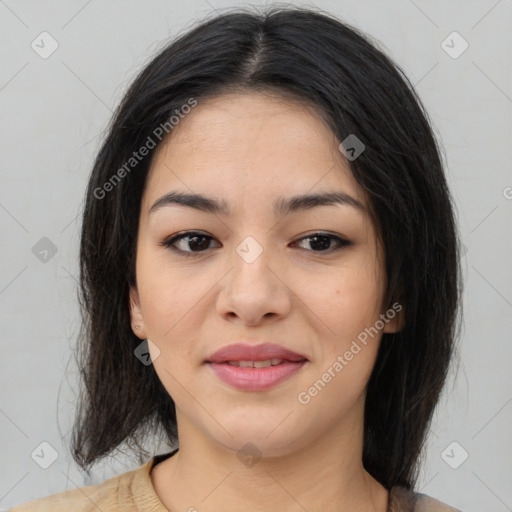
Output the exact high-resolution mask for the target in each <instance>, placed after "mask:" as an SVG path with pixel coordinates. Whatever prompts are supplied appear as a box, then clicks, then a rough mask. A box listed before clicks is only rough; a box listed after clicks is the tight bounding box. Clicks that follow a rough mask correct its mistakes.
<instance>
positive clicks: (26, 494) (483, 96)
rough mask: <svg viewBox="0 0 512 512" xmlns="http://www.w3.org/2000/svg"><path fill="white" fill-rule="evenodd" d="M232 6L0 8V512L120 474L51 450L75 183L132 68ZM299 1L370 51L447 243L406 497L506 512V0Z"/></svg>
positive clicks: (74, 243)
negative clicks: (449, 292)
mask: <svg viewBox="0 0 512 512" xmlns="http://www.w3.org/2000/svg"><path fill="white" fill-rule="evenodd" d="M294 4H298V3H294ZM247 5H249V4H247V3H243V2H240V3H237V4H235V3H230V2H224V1H222V0H193V1H192V0H191V1H188V2H186V3H185V2H177V1H164V0H151V1H138V2H137V1H127V0H110V1H108V2H105V1H103V2H101V1H99V0H89V1H85V0H73V1H69V0H68V1H64V0H61V1H55V0H53V1H45V2H39V1H36V0H33V1H28V0H18V1H15V0H0V41H1V44H0V52H1V60H0V62H1V64H0V88H1V93H0V113H1V115H0V162H1V184H0V228H1V240H2V242H1V265H0V325H1V328H2V337H1V357H0V376H1V386H0V433H1V435H0V446H1V456H0V509H1V510H7V509H8V508H9V507H10V506H13V505H15V504H18V503H21V502H25V501H28V500H31V499H35V498H38V497H42V496H45V495H48V494H53V493H55V492H59V491H63V490H66V489H72V488H74V487H75V486H81V485H85V484H95V483H99V482H101V481H103V480H104V479H105V478H107V477H110V476H113V475H116V474H119V473H120V472H124V471H128V470H130V469H134V468H135V467H137V466H138V463H137V461H136V460H135V459H134V458H133V457H128V456H124V455H123V454H119V455H118V456H117V457H116V458H115V459H108V460H106V461H105V462H104V463H103V464H99V465H98V466H96V468H95V471H94V474H93V478H92V479H90V480H87V479H85V478H84V476H83V475H82V473H80V472H79V471H78V469H77V468H76V466H75V465H74V463H73V462H72V460H71V457H70V455H69V450H68V441H69V438H70V436H69V430H70V428H71V425H72V420H73V414H74V407H75V405H76V399H75V393H76V386H77V375H76V367H75V364H74V360H73V351H72V349H73V346H74V343H75V341H76V335H77V332H78V326H79V315H78V304H77V298H76V286H77V276H78V242H79V228H80V222H81V219H80V215H79V212H80V209H81V206H82V201H83V195H84V191H85V186H86V183H87V179H88V175H89V172H90V170H91V164H92V161H93V158H94V156H95V153H96V151H97V150H98V148H99V144H100V141H101V136H102V133H103V130H104V129H105V127H106V124H107V123H108V121H109V119H110V116H111V114H112V110H113V109H114V108H115V106H116V105H117V104H118V102H119V100H120V98H121V96H122V94H123V92H124V91H125V90H126V88H127V86H128V85H129V83H130V82H131V80H132V79H133V78H134V76H135V75H136V73H137V72H138V71H139V70H140V69H141V67H142V66H143V65H144V64H145V63H146V62H147V61H148V60H149V59H150V58H151V56H152V55H154V53H155V52H156V51H158V49H159V48H161V47H162V46H163V45H164V44H165V43H166V42H167V41H168V40H170V39H172V38H174V37H175V36H176V35H177V34H179V33H181V32H183V31H184V30H186V29H187V28H189V27H190V26H192V25H193V24H194V23H195V22H196V21H198V20H200V19H202V18H203V17H204V16H206V15H208V14H210V13H212V12H213V11H218V12H225V11H226V9H228V8H231V7H236V6H247ZM251 5H263V4H262V3H258V2H254V3H252V4H251ZM267 5H268V2H267ZM301 5H314V6H316V7H319V8H321V9H323V10H325V11H328V12H330V13H333V14H335V15H337V16H338V17H340V18H341V19H344V20H345V21H347V22H349V23H350V24H352V25H354V26H356V27H358V28H361V29H362V30H364V31H365V32H366V33H368V34H369V35H371V36H372V37H373V38H375V39H376V40H377V41H379V42H380V45H381V48H382V49H384V50H385V51H386V53H388V55H390V56H391V57H392V58H393V59H394V60H395V61H396V62H397V63H398V64H399V65H400V66H401V67H402V68H403V69H404V70H405V72H406V73H407V74H408V76H409V77H410V79H411V81H412V83H413V84H415V86H416V89H417V90H418V92H419V94H420V97H421V98H422V100H423V102H424V104H425V106H426V108H427V110H428V112H429V114H430V116H431V118H432V121H433V123H434V126H435V130H436V134H437V136H438V137H439V138H440V139H441V140H442V145H443V147H444V150H445V153H446V163H447V173H448V180H449V183H450V186H451V188H452V191H453V194H454V197H455V201H456V207H457V215H458V221H459V228H460V232H461V236H462V239H463V241H464V256H463V261H462V264H463V270H464V280H465V290H464V329H463V335H462V339H461V342H460V364H459V365H458V368H457V367H456V366H455V365H454V367H453V371H452V373H451V376H450V380H449V381H448V382H447V385H446V388H445V392H444V394H443V397H442V400H441V402H440V403H439V406H438V409H437V410H436V415H435V418H434V422H433V425H432V429H431V432H430V435H429V440H428V445H427V450H426V453H427V456H426V460H425V464H424V465H423V469H422V475H421V480H420V486H419V487H420V490H421V492H423V493H425V494H429V495H431V496H434V497H436V498H438V499H440V500H442V501H445V502H447V503H449V504H451V505H453V506H455V507H458V508H460V509H461V510H463V511H464V512H477V511H478V512H482V511H496V512H497V511H502V512H505V511H507V510H512V486H511V485H510V484H511V483H512V435H511V432H512V428H511V427H512V372H511V371H510V367H511V362H512V343H511V341H512V337H511V334H510V333H511V330H512V265H511V262H512V240H511V238H512V237H511V235H512V171H511V169H512V166H511V156H512V155H511V123H512V87H511V82H512V76H511V67H512V66H511V64H512V58H511V57H512V55H511V53H512V52H511V48H512V45H511V39H512V36H511V34H512V30H511V28H512V23H511V21H512V2H511V1H510V0H498V1H497V0H478V1H467V0H457V1H446V0H435V1H429V2H427V1H420V0H414V1H413V0H403V1H401V0H393V1H385V2H384V1H382V0H381V1H378V0H372V1H368V0H363V1H361V0H336V1H335V0H332V1H317V2H316V3H314V4H301ZM43 32H46V34H42V35H41V33H43ZM454 32H456V34H454ZM42 39H43V43H41V40H42ZM57 45H58V46H57ZM52 50H54V51H53V53H51V54H50V55H48V53H50V52H51V51H52ZM41 443H44V444H41ZM46 443H48V444H46ZM53 450H54V451H55V452H53ZM165 450H166V447H165V446H159V445H158V442H156V444H155V452H158V453H163V451H165ZM43 453H44V457H42V455H41V456H40V459H41V460H38V457H37V455H38V454H43ZM43 459H44V460H43ZM53 459H55V460H53ZM50 462H52V463H51V464H50V465H49V467H48V468H47V469H44V468H43V467H41V465H45V464H47V463H50Z"/></svg>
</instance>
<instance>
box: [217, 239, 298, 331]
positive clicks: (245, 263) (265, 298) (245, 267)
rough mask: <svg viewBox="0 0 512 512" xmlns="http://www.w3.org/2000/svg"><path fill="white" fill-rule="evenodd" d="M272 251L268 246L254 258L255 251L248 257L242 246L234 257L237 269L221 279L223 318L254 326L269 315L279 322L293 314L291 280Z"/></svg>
mask: <svg viewBox="0 0 512 512" xmlns="http://www.w3.org/2000/svg"><path fill="white" fill-rule="evenodd" d="M241 246H242V244H241ZM242 247H243V246H242ZM252 249H253V250H254V248H252ZM269 253H270V249H268V250H267V249H265V250H263V251H262V252H261V254H259V255H258V256H257V257H256V258H255V259H254V253H253V255H252V257H247V256H246V254H245V253H244V252H243V250H242V249H241V247H240V246H239V248H238V251H236V252H235V254H234V255H233V257H232V267H233V268H232V269H231V271H230V272H229V273H228V275H227V276H226V277H225V279H223V280H222V281H221V282H222V283H223V288H222V289H221V291H220V293H219V295H218V298H217V311H218V313H219V314H220V315H221V316H222V317H224V318H225V319H227V320H231V321H233V320H235V319H236V320H238V321H239V322H241V323H243V324H245V325H252V326H254V325H258V324H260V323H261V322H263V321H264V320H263V319H265V318H267V319H269V318H272V319H273V321H278V320H279V319H281V318H284V317H285V316H287V315H288V314H289V312H290V309H291V304H292V300H291V296H292V291H291V289H290V283H289V282H288V279H287V276H285V275H284V273H283V271H282V270H281V269H280V266H279V265H278V262H277V261H275V259H274V261H273V260H272V258H271V257H270V254H269ZM274 266H275V268H273V267H274ZM267 321H268V320H267Z"/></svg>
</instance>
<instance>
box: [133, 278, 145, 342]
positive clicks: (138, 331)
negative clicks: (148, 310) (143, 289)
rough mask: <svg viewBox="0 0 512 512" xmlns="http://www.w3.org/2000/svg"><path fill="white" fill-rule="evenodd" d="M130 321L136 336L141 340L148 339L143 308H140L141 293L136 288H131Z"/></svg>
mask: <svg viewBox="0 0 512 512" xmlns="http://www.w3.org/2000/svg"><path fill="white" fill-rule="evenodd" d="M130 319H131V323H132V330H133V332H134V333H135V335H136V336H137V337H139V338H140V339H141V340H143V339H146V338H147V333H146V326H145V324H144V317H143V315H142V308H141V307H140V299H139V292H138V291H137V289H136V288H134V287H131V288H130Z"/></svg>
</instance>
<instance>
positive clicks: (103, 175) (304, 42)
mask: <svg viewBox="0 0 512 512" xmlns="http://www.w3.org/2000/svg"><path fill="white" fill-rule="evenodd" d="M239 91H243V92H251V91H271V92H274V93H278V94H280V95H282V96H283V97H289V98H295V99H299V100H300V101H302V102H304V103H305V104H306V103H307V104H308V105H313V106H314V107H315V109H316V111H317V112H318V114H319V115H320V116H321V117H322V118H323V119H324V120H325V121H326V122H327V123H328V126H329V127H330V129H331V130H332V132H333V133H334V134H335V135H336V137H337V138H338V139H339V141H343V140H344V139H345V138H346V137H347V136H348V135H351V134H353V135H355V136H356V137H357V138H358V139H359V140H360V141H362V142H363V143H364V145H365V150H364V151H363V152H362V153H361V154H360V155H359V157H358V158H357V159H355V160H350V159H348V160H347V163H348V165H349V167H350V169H351V172H352V173H353V175H354V177H355V179H356V180H357V182H358V183H359V185H360V186H361V187H362V188H363V190H364V193H365V194H366V195H367V197H368V199H369V201H370V207H371V213H372V222H373V224H374V226H375V229H376V231H377V236H378V238H379V240H380V242H381V243H382V246H383V248H384V253H385V269H386V275H387V285H386V292H385V293H386V301H387V303H388V305H391V304H392V303H393V302H394V301H396V300H398V301H399V302H400V304H402V305H403V306H404V311H405V320H406V321H405V326H404V328H403V329H402V330H401V331H399V332H397V333H394V334H387V333H385V334H383V337H382V339H381V344H380V347H379V351H378V354H377V359H376V362H375V365H374V368H373V371H372V373H371V376H370V379H369V381H368V386H367V390H366V391H367V395H366V403H365V411H364V443H363V465H364V467H365V469H366V470H367V471H368V472H369V473H370V474H371V475H372V476H373V477H374V478H375V479H377V480H378V481H379V482H380V483H381V484H382V485H383V486H385V487H386V488H387V489H388V490H389V489H391V487H393V486H395V485H401V486H404V487H406V488H409V489H411V488H413V487H414V485H415V484H416V482H417V478H418V474H419V472H418V470H419V465H420V461H421V458H422V450H423V449H424V444H425V440H426V437H427V434H428V431H429V428H430V423H431V420H432V416H433V412H434V408H435V406H436V404H437V402H438V399H439V397H440V393H441V391H442V388H443V386H444V383H445V381H446V379H447V376H448V371H449V366H450V361H451V360H452V359H453V356H454V354H455V352H456V341H457V339H458V334H459V329H460V320H461V300H460V299H461V291H462V279H461V270H460V262H459V257H460V241H459V238H458V233H457V229H456V221H455V209H454V203H453V199H452V197H451V195H450V191H449V188H448V185H447V181H446V176H445V173H444V164H443V163H442V159H441V151H440V147H441V146H440V144H439V142H438V141H437V140H436V137H435V136H434V131H433V127H432V123H431V121H430V120H429V117H428V114H427V112H426V110H425V108H424V106H423V104H422V103H421V101H420V98H419V97H418V95H417V93H416V91H415V90H414V87H413V85H412V84H411V83H410V81H409V80H408V78H407V76H406V75H405V73H404V72H403V71H402V69H401V68H400V67H399V66H398V65H397V64H395V63H394V62H393V61H392V60H391V59H390V58H389V57H388V56H386V54H385V52H384V50H382V49H380V48H379V43H378V42H377V41H374V40H371V39H370V37H369V36H368V35H366V34H364V33H362V32H361V31H359V30H358V29H357V28H355V27H353V26H350V25H348V24H347V23H344V22H342V21H340V20H339V19H337V18H335V17H334V16H332V15H330V14H328V13H325V12H322V11H320V10H313V9H310V8H308V9H305V8H297V7H295V8H289V7H287V8H281V7H275V6H274V7H272V8H270V9H267V10H265V11H262V12H258V11H257V10H255V9H252V10H251V9H249V8H244V9H237V10H236V11H229V12H226V13H224V14H221V15H217V16H214V17H213V16H212V17H211V18H208V19H206V20H202V21H201V22H200V23H198V24H197V25H196V26H194V27H192V28H191V29H189V30H187V31H186V32H184V33H182V34H181V35H180V36H179V37H177V38H176V39H174V40H173V41H172V42H170V43H169V44H168V45H167V46H166V47H165V48H163V50H161V51H160V52H159V53H158V55H156V56H155V57H154V58H153V59H152V60H151V61H150V62H149V63H148V64H147V65H146V66H145V67H144V69H143V70H142V71H141V72H140V74H139V75H138V76H137V77H136V79H135V80H134V81H133V83H132V84H131V86H130V87H129V89H128V91H127V92H126V94H125V96H124V98H123V99H122V101H121V103H120V105H119V106H118V108H117V110H116V112H115V114H114V116H113V118H112V120H111V123H110V125H109V126H108V128H107V133H106V136H105V138H104V141H103V143H102V146H101V149H100V150H99V152H98V155H97V157H96V159H95V162H94V167H93V169H92V172H91V175H90V178H89V182H88V186H87V190H86V194H85V199H84V207H83V219H82V220H83V222H82V228H81V241H80V286H79V290H78V295H79V303H80V309H81V315H82V324H81V328H80V333H79V339H78V344H77V352H76V354H77V360H78V361H79V369H80V376H81V381H80V382H81V387H80V396H79V401H78V406H77V412H76V417H75V423H74V426H73V433H72V439H71V443H72V455H73V458H74V459H75V461H76V462H77V464H78V465H79V466H80V467H81V468H82V469H84V470H86V471H87V472H88V473H90V469H89V468H90V466H91V465H92V464H94V463H95V462H97V461H98V460H100V459H101V458H103V457H104V456H106V455H108V454H110V453H111V452H112V451H113V450H114V449H117V448H119V447H120V446H121V445H123V444H124V443H127V444H128V445H129V447H130V450H133V451H134V452H136V453H138V456H139V458H140V460H141V461H142V460H143V459H144V458H145V457H147V456H148V454H147V453H146V452H145V450H144V448H143V444H144V441H145V440H147V438H148V436H150V435H151V434H156V433H162V432H163V434H164V439H165V440H166V441H168V443H169V444H170V445H178V438H177V425H176V410H175V406H174V402H173V400H172V398H171V397H170V396H169V394H168V393H167V391H166V390H165V388H164V387H163V385H162V384H161V382H160V380H159V378H158V376H157V374H156V372H155V370H154V368H153V366H152V365H148V366H146V365H144V364H141V362H140V361H139V359H138V358H137V357H135V356H134V349H135V348H136V347H137V346H138V345H139V344H140V339H139V338H137V336H135V334H134V333H133V332H132V329H131V321H130V308H129V289H130V287H131V286H135V254H136V244H137V230H138V222H139V214H140V205H141V198H142V194H143V191H144V186H145V183H146V177H147V174H148V171H149V169H150V166H151V161H152V156H153V155H154V153H155V151H156V149H157V148H158V147H160V142H159V143H158V144H156V147H155V148H153V149H151V150H150V153H149V155H147V156H146V157H145V158H143V159H140V161H137V163H136V165H134V166H133V168H132V169H130V170H129V172H128V170H127V169H128V167H127V166H126V162H129V161H130V158H132V157H133V152H134V151H135V150H137V149H138V148H140V147H142V146H143V145H145V144H146V145H147V140H148V137H150V136H152V134H153V135H154V130H155V128H156V127H159V126H162V125H165V123H169V119H170V117H171V116H172V115H173V114H174V113H176V111H179V110H180V108H181V107H182V106H183V105H185V104H187V102H190V99H191V98H194V99H195V100H196V101H198V102H201V100H203V99H206V98H208V97H212V96H214V95H219V94H225V93H229V92H239ZM167 126H168V125H167ZM171 136H172V133H171ZM152 138H153V139H154V137H152ZM132 164H133V162H132ZM123 165H124V166H125V167H124V169H125V172H124V173H122V172H118V170H119V169H122V168H123ZM116 173H117V178H119V177H120V176H121V178H120V179H117V178H116V180H115V181H113V175H114V174H116ZM107 183H110V185H108V184H107Z"/></svg>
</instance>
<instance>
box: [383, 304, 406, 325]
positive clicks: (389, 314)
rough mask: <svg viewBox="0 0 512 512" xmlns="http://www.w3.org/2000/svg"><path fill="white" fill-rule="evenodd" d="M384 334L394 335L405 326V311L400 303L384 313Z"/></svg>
mask: <svg viewBox="0 0 512 512" xmlns="http://www.w3.org/2000/svg"><path fill="white" fill-rule="evenodd" d="M383 314H384V315H385V318H386V319H387V321H386V320H385V321H384V329H383V332H386V333H394V332H398V331H401V330H402V329H403V328H404V326H405V309H404V306H403V304H402V303H401V302H400V301H395V302H394V303H393V304H392V305H391V306H390V307H389V308H388V309H387V310H386V311H385V312H384V313H383Z"/></svg>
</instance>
